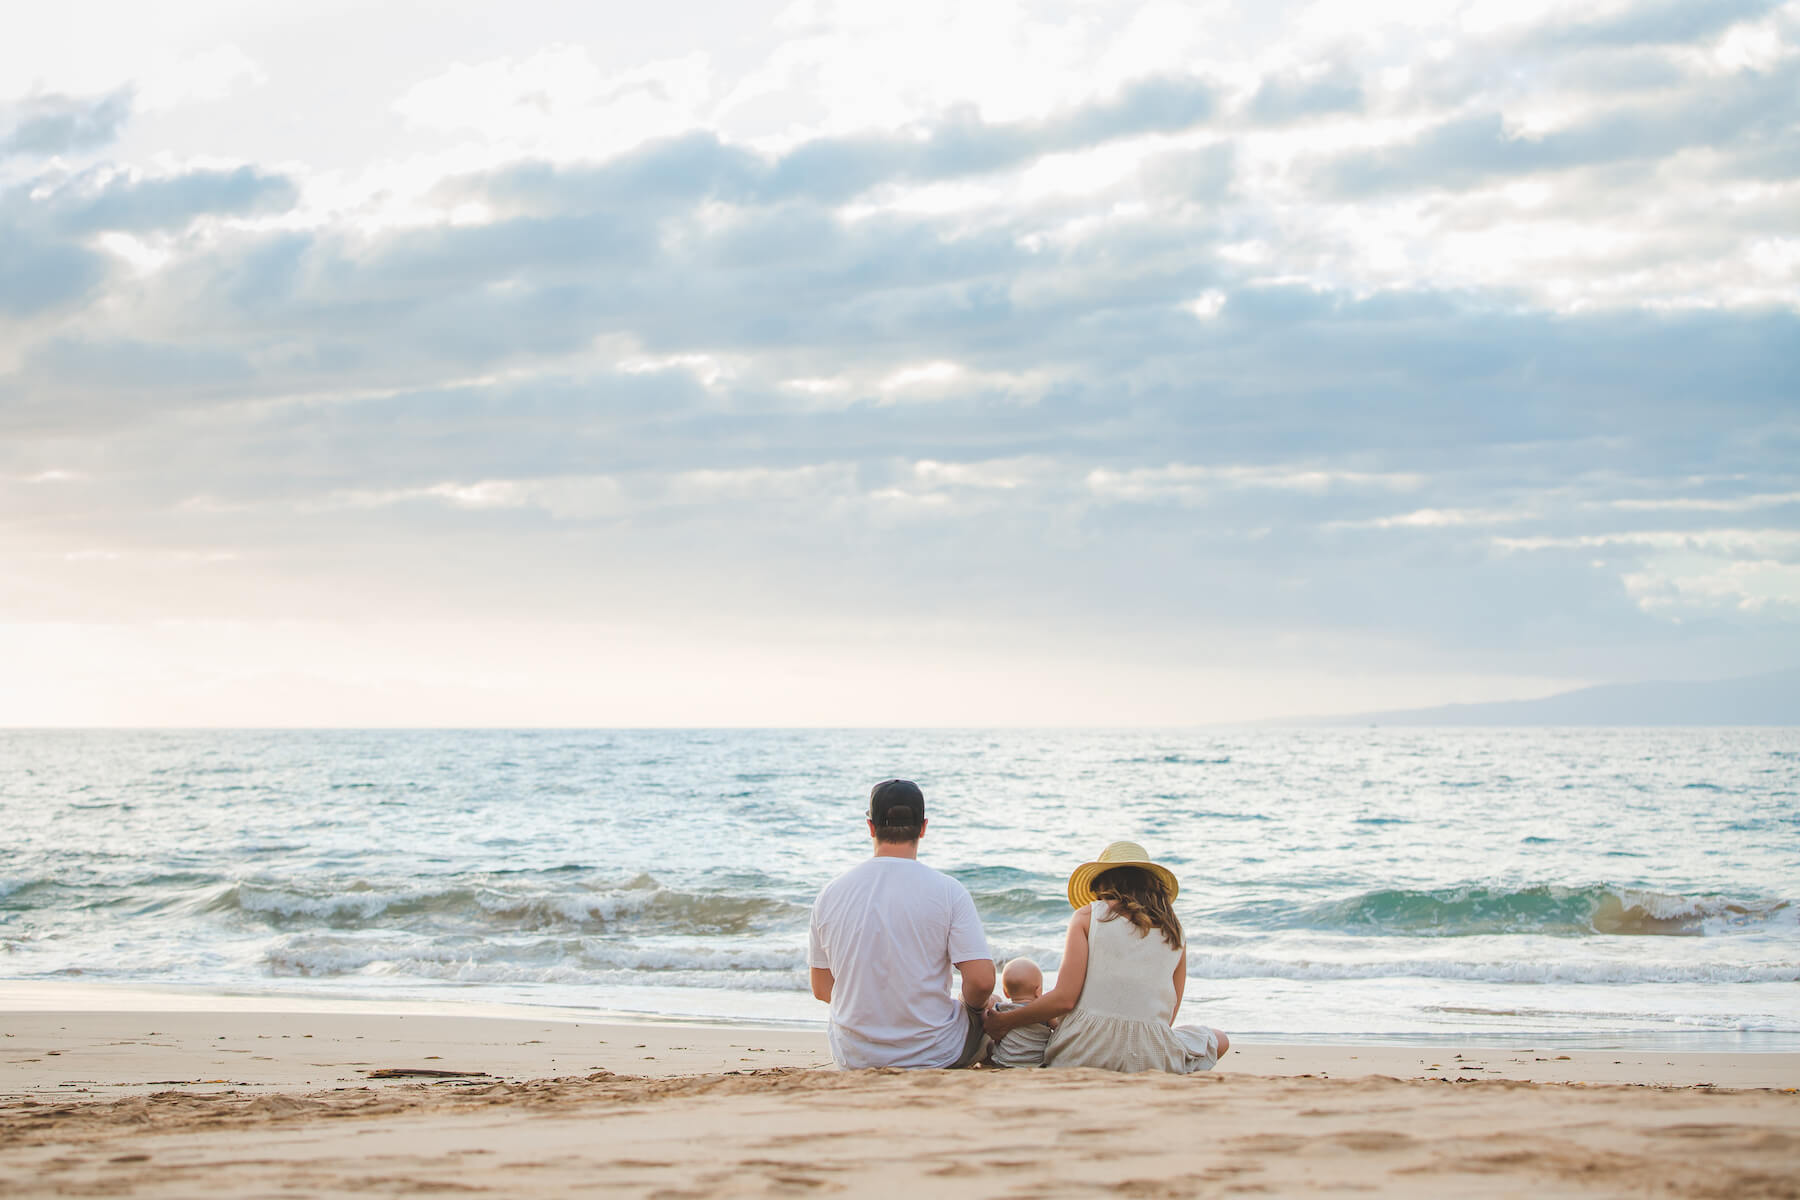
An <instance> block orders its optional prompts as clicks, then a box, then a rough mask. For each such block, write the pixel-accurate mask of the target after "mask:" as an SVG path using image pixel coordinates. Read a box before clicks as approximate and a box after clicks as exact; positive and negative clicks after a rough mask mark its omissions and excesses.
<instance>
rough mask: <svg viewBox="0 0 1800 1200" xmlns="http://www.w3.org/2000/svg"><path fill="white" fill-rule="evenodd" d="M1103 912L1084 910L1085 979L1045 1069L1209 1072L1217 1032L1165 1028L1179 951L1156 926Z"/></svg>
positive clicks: (1103, 905)
mask: <svg viewBox="0 0 1800 1200" xmlns="http://www.w3.org/2000/svg"><path fill="white" fill-rule="evenodd" d="M1109 911H1110V907H1109V906H1108V904H1107V902H1106V901H1104V900H1096V901H1094V903H1093V906H1092V908H1091V909H1090V910H1089V918H1088V968H1087V979H1086V981H1085V982H1084V983H1083V984H1082V988H1081V998H1080V999H1079V1000H1077V1001H1076V1002H1075V1007H1074V1009H1073V1010H1071V1011H1070V1013H1069V1014H1068V1015H1067V1016H1065V1017H1064V1018H1063V1019H1062V1024H1061V1025H1060V1026H1058V1027H1057V1030H1056V1032H1055V1033H1053V1034H1051V1035H1050V1044H1049V1045H1048V1046H1047V1047H1045V1049H1044V1065H1045V1066H1046V1067H1100V1068H1103V1069H1105V1070H1108V1071H1173V1072H1175V1073H1176V1074H1184V1075H1185V1074H1187V1073H1188V1072H1191V1071H1210V1070H1211V1069H1212V1068H1213V1066H1214V1064H1216V1063H1217V1062H1218V1061H1219V1035H1218V1034H1217V1033H1216V1032H1214V1031H1213V1030H1211V1029H1208V1028H1207V1027H1206V1026H1204V1025H1183V1026H1181V1027H1180V1028H1179V1029H1171V1028H1170V1027H1169V1019H1170V1018H1171V1017H1173V1016H1174V1015H1175V964H1176V963H1177V962H1179V961H1180V959H1181V951H1180V950H1175V949H1171V948H1170V946H1169V943H1168V941H1167V940H1165V939H1164V937H1163V935H1162V931H1161V930H1159V929H1152V930H1151V931H1150V932H1149V933H1148V934H1140V933H1139V932H1138V929H1137V926H1135V925H1133V924H1132V923H1131V922H1130V921H1129V920H1127V919H1126V918H1124V917H1114V918H1113V919H1112V920H1110V921H1108V920H1103V919H1102V918H1104V917H1105V916H1106V915H1107V914H1108V912H1109ZM1008 1036H1011V1035H1010V1034H1009V1035H1008Z"/></svg>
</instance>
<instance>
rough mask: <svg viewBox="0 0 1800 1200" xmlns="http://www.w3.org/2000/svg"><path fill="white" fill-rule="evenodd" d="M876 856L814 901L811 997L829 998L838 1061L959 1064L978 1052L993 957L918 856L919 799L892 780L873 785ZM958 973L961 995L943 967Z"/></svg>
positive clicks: (971, 909)
mask: <svg viewBox="0 0 1800 1200" xmlns="http://www.w3.org/2000/svg"><path fill="white" fill-rule="evenodd" d="M868 819H869V836H870V837H872V838H874V839H875V856H874V857H873V858H871V859H869V861H868V862H865V863H863V864H862V865H861V866H858V867H853V868H851V869H850V870H848V871H846V872H844V873H843V874H842V875H839V876H838V877H837V878H836V879H834V880H832V881H831V882H830V883H828V884H826V885H825V887H824V888H823V889H822V890H821V891H820V892H819V898H818V900H817V902H815V903H814V904H813V911H812V930H811V936H810V939H809V942H810V945H809V949H808V954H807V961H808V964H809V965H810V966H811V967H812V993H813V995H814V996H816V997H818V998H819V999H820V1000H823V1001H825V1002H826V1003H827V1004H829V1005H831V1026H830V1030H831V1056H832V1057H833V1058H835V1059H836V1060H837V1064H838V1066H840V1067H845V1068H856V1067H966V1066H968V1065H969V1064H970V1063H972V1062H974V1061H975V1059H976V1057H977V1056H978V1055H979V1054H980V1053H981V1049H982V1032H981V1013H982V1010H983V1009H984V1008H986V1007H987V1002H988V997H989V996H990V995H992V994H993V991H994V960H993V956H992V955H991V954H990V953H989V951H988V944H987V935H986V934H984V933H983V932H982V930H981V918H979V917H977V916H976V915H975V901H974V900H972V899H971V898H970V897H969V889H968V888H966V887H964V886H963V885H962V884H960V883H958V882H956V880H954V879H952V878H950V877H949V876H948V875H945V874H943V873H942V872H939V871H934V870H932V869H931V868H930V867H928V866H926V865H925V864H924V863H921V862H920V861H919V839H920V838H921V837H923V836H924V835H925V796H924V793H922V792H920V791H919V785H918V784H916V783H913V782H911V781H910V780H906V779H889V780H885V781H883V782H881V783H878V784H876V785H875V787H874V789H873V790H872V791H870V793H869V812H868ZM952 965H954V966H955V967H956V969H957V970H958V971H960V972H962V1003H960V1004H959V1003H957V1002H956V1000H955V999H954V998H952V996H951V995H950V968H951V966H952Z"/></svg>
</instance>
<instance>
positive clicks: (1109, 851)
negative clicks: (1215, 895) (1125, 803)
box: [1069, 842, 1181, 908]
mask: <svg viewBox="0 0 1800 1200" xmlns="http://www.w3.org/2000/svg"><path fill="white" fill-rule="evenodd" d="M1114 867H1142V868H1144V870H1146V871H1148V872H1150V873H1151V874H1152V875H1154V876H1156V877H1157V878H1158V879H1160V880H1162V882H1163V886H1164V887H1166V888H1168V889H1169V899H1171V900H1173V899H1175V894H1176V893H1177V892H1179V891H1180V890H1181V885H1180V884H1178V883H1177V882H1176V881H1175V872H1173V871H1171V870H1169V868H1167V867H1165V866H1163V865H1162V864H1161V863H1158V862H1151V861H1150V852H1149V851H1148V850H1146V849H1144V848H1143V847H1142V846H1140V845H1138V844H1137V843H1136V842H1114V843H1112V844H1111V845H1110V846H1108V847H1107V848H1106V849H1104V850H1102V851H1101V852H1100V857H1099V858H1096V859H1095V860H1094V861H1093V862H1084V863H1082V864H1081V865H1080V866H1079V867H1076V868H1075V869H1074V870H1073V871H1071V872H1070V873H1069V907H1070V908H1086V907H1087V906H1088V905H1090V904H1092V903H1093V902H1094V880H1095V878H1096V877H1098V876H1099V875H1100V874H1101V873H1102V872H1105V871H1110V870H1112V869H1113V868H1114Z"/></svg>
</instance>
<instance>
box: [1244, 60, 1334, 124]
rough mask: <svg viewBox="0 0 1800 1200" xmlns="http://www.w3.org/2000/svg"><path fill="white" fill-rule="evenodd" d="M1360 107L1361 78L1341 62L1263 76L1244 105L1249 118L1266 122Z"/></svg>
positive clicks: (1293, 119) (1290, 119)
mask: <svg viewBox="0 0 1800 1200" xmlns="http://www.w3.org/2000/svg"><path fill="white" fill-rule="evenodd" d="M1362 108H1363V86H1362V81H1361V80H1360V79H1358V78H1357V77H1356V75H1355V74H1354V73H1353V72H1352V71H1350V70H1348V69H1346V68H1345V67H1343V66H1341V65H1334V66H1330V67H1327V68H1325V69H1322V70H1315V71H1311V72H1307V73H1304V74H1294V75H1277V76H1268V77H1265V78H1264V79H1263V80H1262V82H1261V83H1259V84H1258V85H1257V87H1256V90H1255V91H1254V92H1252V93H1251V95H1250V98H1249V100H1248V101H1247V102H1246V103H1245V105H1244V109H1245V112H1246V113H1247V114H1248V115H1249V116H1250V117H1251V118H1252V119H1253V120H1257V121H1263V122H1267V123H1269V124H1281V123H1285V122H1288V121H1295V120H1299V119H1302V118H1306V117H1315V116H1322V115H1329V114H1334V113H1356V112H1360V111H1362Z"/></svg>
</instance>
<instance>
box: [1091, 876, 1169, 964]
mask: <svg viewBox="0 0 1800 1200" xmlns="http://www.w3.org/2000/svg"><path fill="white" fill-rule="evenodd" d="M1093 886H1094V898H1095V899H1096V900H1107V901H1111V903H1112V910H1111V911H1110V912H1108V913H1107V914H1106V915H1105V916H1103V917H1101V918H1100V919H1101V920H1102V921H1110V920H1112V919H1113V918H1114V917H1124V918H1125V919H1126V920H1127V921H1130V922H1131V923H1132V924H1133V925H1135V926H1137V930H1138V935H1139V936H1140V937H1148V936H1149V934H1150V931H1151V930H1152V929H1160V930H1162V935H1163V940H1164V941H1166V942H1168V943H1169V949H1171V950H1179V949H1181V946H1182V938H1181V921H1180V919H1179V918H1177V917H1176V916H1175V905H1174V903H1173V902H1172V901H1171V900H1170V899H1169V889H1168V888H1166V887H1164V886H1163V881H1162V880H1161V879H1158V878H1157V877H1156V876H1155V875H1153V874H1151V873H1150V872H1149V871H1146V870H1144V868H1142V867H1114V868H1112V869H1111V870H1109V871H1102V872H1100V874H1098V875H1096V876H1095V877H1094V885H1093Z"/></svg>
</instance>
